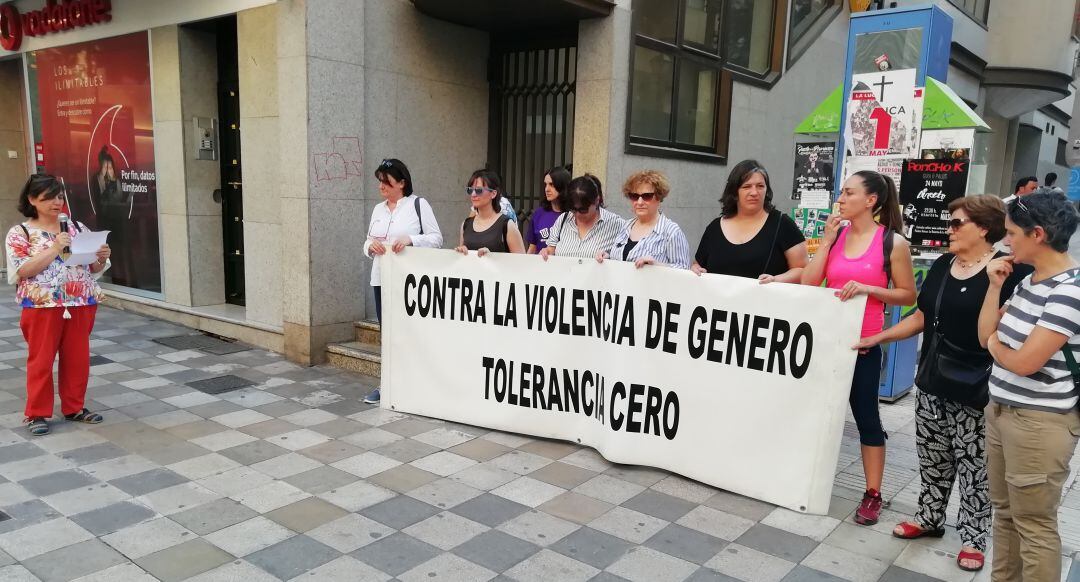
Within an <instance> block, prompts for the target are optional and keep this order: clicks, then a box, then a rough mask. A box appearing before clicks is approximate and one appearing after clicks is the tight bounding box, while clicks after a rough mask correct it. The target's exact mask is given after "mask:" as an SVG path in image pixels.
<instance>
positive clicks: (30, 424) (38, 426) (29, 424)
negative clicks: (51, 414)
mask: <svg viewBox="0 0 1080 582" xmlns="http://www.w3.org/2000/svg"><path fill="white" fill-rule="evenodd" d="M25 422H26V428H27V430H29V431H30V434H31V435H33V436H45V435H47V434H49V423H48V422H47V421H46V420H45V419H44V418H42V417H40V416H35V417H34V418H28V419H26V421H25Z"/></svg>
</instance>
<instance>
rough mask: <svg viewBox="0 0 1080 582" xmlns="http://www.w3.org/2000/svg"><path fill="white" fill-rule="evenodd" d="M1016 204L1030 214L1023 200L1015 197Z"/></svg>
mask: <svg viewBox="0 0 1080 582" xmlns="http://www.w3.org/2000/svg"><path fill="white" fill-rule="evenodd" d="M1016 206H1017V207H1019V208H1020V210H1023V211H1024V212H1026V213H1028V214H1031V211H1030V210H1028V207H1027V205H1026V204H1024V201H1023V200H1021V199H1019V198H1017V199H1016Z"/></svg>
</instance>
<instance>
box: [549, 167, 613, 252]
mask: <svg viewBox="0 0 1080 582" xmlns="http://www.w3.org/2000/svg"><path fill="white" fill-rule="evenodd" d="M624 228H626V220H625V219H623V218H622V217H621V216H619V215H618V214H615V213H614V212H611V211H610V210H608V209H607V208H604V191H603V189H602V187H601V186H600V179H599V178H597V177H596V176H593V175H592V174H585V175H584V176H579V177H577V178H574V179H573V180H571V181H570V184H569V185H568V186H567V187H566V212H564V213H563V215H562V216H561V217H559V219H558V220H557V221H556V222H555V226H554V227H552V229H551V233H550V234H548V238H547V247H546V248H544V250H542V251H540V253H539V254H540V256H541V257H543V259H544V260H545V261H546V260H547V259H548V257H550V256H552V255H555V256H559V257H577V258H593V257H595V256H596V253H599V252H609V251H611V247H613V246H615V241H616V240H618V238H619V236H620V235H621V234H622V232H623V229H624Z"/></svg>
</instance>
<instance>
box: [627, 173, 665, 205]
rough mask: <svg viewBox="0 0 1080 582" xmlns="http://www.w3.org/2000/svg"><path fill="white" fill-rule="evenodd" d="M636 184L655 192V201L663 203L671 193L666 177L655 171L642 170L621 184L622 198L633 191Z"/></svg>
mask: <svg viewBox="0 0 1080 582" xmlns="http://www.w3.org/2000/svg"><path fill="white" fill-rule="evenodd" d="M638 184H648V185H650V186H652V187H653V189H654V190H655V191H656V199H657V200H659V201H663V200H664V198H667V195H668V193H670V192H671V186H670V185H669V184H668V181H667V177H666V176H664V175H663V174H661V173H660V172H657V171H656V170H642V171H640V172H635V173H634V174H633V175H631V176H630V177H629V178H627V179H626V183H625V184H623V187H622V193H623V196H627V195H629V194H630V192H632V191H633V188H634V186H637V185H638Z"/></svg>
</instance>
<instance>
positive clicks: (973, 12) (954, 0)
mask: <svg viewBox="0 0 1080 582" xmlns="http://www.w3.org/2000/svg"><path fill="white" fill-rule="evenodd" d="M949 4H952V5H953V6H956V7H957V8H959V9H960V10H961V11H963V12H964V14H967V15H968V16H970V17H971V19H972V20H974V21H975V22H978V23H979V24H981V25H983V26H986V21H987V18H988V17H989V16H990V0H949Z"/></svg>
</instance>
